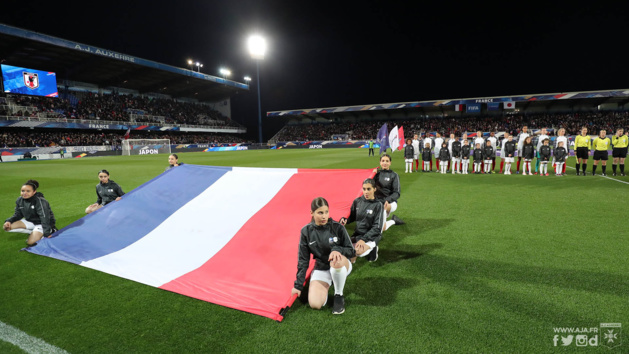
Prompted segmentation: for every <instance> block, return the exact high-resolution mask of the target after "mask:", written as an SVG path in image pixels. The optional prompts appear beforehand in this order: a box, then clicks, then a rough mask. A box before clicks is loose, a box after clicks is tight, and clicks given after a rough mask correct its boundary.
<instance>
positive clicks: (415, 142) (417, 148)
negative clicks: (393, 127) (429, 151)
mask: <svg viewBox="0 0 629 354" xmlns="http://www.w3.org/2000/svg"><path fill="white" fill-rule="evenodd" d="M412 144H413V149H415V150H414V155H413V160H414V161H415V171H413V172H418V171H419V154H420V150H421V149H420V141H419V136H418V135H417V134H415V135H413V142H412ZM411 170H412V166H411Z"/></svg>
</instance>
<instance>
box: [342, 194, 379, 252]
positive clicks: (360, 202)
mask: <svg viewBox="0 0 629 354" xmlns="http://www.w3.org/2000/svg"><path fill="white" fill-rule="evenodd" d="M382 210H383V205H382V203H381V202H380V201H378V200H376V199H365V197H364V196H363V197H358V198H356V199H354V202H353V203H352V207H351V209H350V214H349V217H348V218H347V223H351V222H354V221H355V222H356V228H355V229H354V234H353V235H352V236H354V237H356V240H357V241H359V240H363V241H364V242H369V241H374V242H376V243H378V242H380V239H381V238H382V225H383V222H384V220H382V219H383V218H382Z"/></svg>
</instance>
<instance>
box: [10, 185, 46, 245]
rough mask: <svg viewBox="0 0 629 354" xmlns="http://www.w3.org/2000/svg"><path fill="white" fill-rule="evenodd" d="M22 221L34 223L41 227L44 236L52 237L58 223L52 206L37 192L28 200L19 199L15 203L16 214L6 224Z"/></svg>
mask: <svg viewBox="0 0 629 354" xmlns="http://www.w3.org/2000/svg"><path fill="white" fill-rule="evenodd" d="M22 219H25V220H26V221H29V222H32V223H33V224H35V225H41V226H42V229H43V231H44V236H50V234H52V230H53V229H54V228H55V223H56V220H55V214H53V213H52V210H51V209H50V204H49V203H48V201H47V200H46V199H44V195H43V194H42V193H40V192H36V193H35V194H34V195H33V196H32V197H30V198H28V199H24V198H22V197H19V198H17V200H16V201H15V213H13V216H11V217H10V218H8V219H6V220H5V222H6V221H8V222H10V223H13V222H16V221H18V220H22Z"/></svg>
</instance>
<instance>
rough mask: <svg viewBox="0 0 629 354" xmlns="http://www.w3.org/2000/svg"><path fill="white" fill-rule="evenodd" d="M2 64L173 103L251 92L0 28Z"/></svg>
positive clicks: (145, 62) (225, 82)
mask: <svg viewBox="0 0 629 354" xmlns="http://www.w3.org/2000/svg"><path fill="white" fill-rule="evenodd" d="M0 61H1V62H2V64H7V65H13V66H20V67H26V68H31V69H38V70H44V71H54V72H56V73H57V78H58V80H59V82H58V84H62V81H63V80H71V81H79V82H85V83H90V84H96V85H98V86H100V87H103V88H105V87H119V88H126V89H131V90H137V91H139V92H140V93H161V94H166V95H169V96H172V97H174V98H194V99H197V100H199V101H218V100H222V99H225V98H228V97H231V96H232V95H234V94H235V93H236V92H239V91H242V90H249V86H248V85H246V84H243V83H239V82H235V81H231V80H226V79H223V78H221V77H216V76H211V75H206V74H203V73H198V72H194V71H191V70H188V69H184V68H177V67H174V66H170V65H166V64H160V63H157V62H154V61H151V60H146V59H142V58H138V57H135V56H132V55H127V54H123V53H118V52H114V51H111V50H107V49H103V48H98V47H94V46H90V45H87V44H83V43H78V42H73V41H69V40H65V39H61V38H57V37H53V36H49V35H45V34H41V33H37V32H32V31H28V30H24V29H21V28H17V27H12V26H8V25H5V24H0Z"/></svg>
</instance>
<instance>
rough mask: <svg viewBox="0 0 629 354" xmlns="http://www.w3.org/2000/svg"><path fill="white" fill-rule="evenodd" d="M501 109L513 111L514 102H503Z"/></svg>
mask: <svg viewBox="0 0 629 354" xmlns="http://www.w3.org/2000/svg"><path fill="white" fill-rule="evenodd" d="M503 107H504V109H515V102H513V101H507V102H503Z"/></svg>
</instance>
